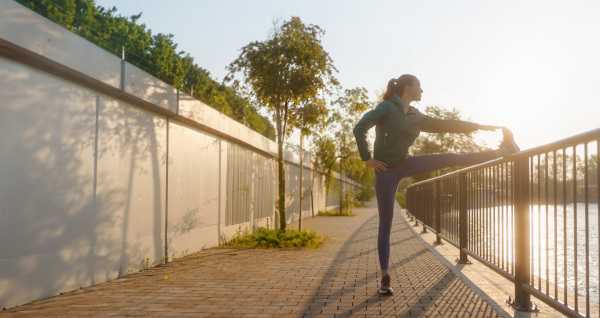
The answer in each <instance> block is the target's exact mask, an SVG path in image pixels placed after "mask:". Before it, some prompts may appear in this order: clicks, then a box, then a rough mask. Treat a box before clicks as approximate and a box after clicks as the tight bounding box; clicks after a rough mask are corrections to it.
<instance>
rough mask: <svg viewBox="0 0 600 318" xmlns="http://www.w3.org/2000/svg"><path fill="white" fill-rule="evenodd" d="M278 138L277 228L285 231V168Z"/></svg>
mask: <svg viewBox="0 0 600 318" xmlns="http://www.w3.org/2000/svg"><path fill="white" fill-rule="evenodd" d="M279 140H280V142H278V143H277V148H278V152H279V159H278V160H277V163H278V166H279V200H278V204H279V228H280V230H281V231H282V232H285V226H286V219H285V169H284V167H283V138H281V139H279Z"/></svg>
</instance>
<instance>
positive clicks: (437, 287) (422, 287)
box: [0, 202, 500, 317]
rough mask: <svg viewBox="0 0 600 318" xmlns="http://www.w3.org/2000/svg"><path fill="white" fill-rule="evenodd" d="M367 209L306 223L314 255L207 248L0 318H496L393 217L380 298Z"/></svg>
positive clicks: (372, 216)
mask: <svg viewBox="0 0 600 318" xmlns="http://www.w3.org/2000/svg"><path fill="white" fill-rule="evenodd" d="M368 205H369V206H367V207H364V208H360V209H356V210H355V211H354V212H355V213H356V214H357V215H356V216H352V217H315V218H310V219H305V220H303V222H302V223H303V227H304V228H307V229H314V230H315V231H317V233H319V234H320V235H322V236H324V237H326V241H325V243H324V245H323V246H322V247H321V248H318V249H291V250H276V249H269V250H264V249H256V250H233V249H221V248H213V249H208V250H205V251H202V252H198V253H195V254H192V255H189V256H188V257H185V258H181V259H177V260H175V261H174V262H171V263H169V264H167V265H163V266H158V267H155V268H152V269H150V270H147V271H144V272H140V273H135V274H131V275H127V276H125V277H123V278H120V279H116V280H113V281H110V282H106V283H102V284H98V285H94V286H90V287H87V288H83V289H79V290H76V291H73V292H69V293H65V294H62V295H59V296H56V297H52V298H48V299H45V300H40V301H37V302H35V303H31V304H27V305H23V306H19V307H15V308H11V309H9V310H4V311H0V316H5V315H6V316H7V317H21V316H23V317H53V316H57V317H94V316H97V317H102V316H111V317H115V316H116V317H124V316H142V317H150V316H158V317H371V316H383V317H412V316H417V317H498V316H500V315H499V314H498V313H497V312H495V311H494V310H493V308H492V307H491V306H490V305H488V304H487V303H486V302H485V301H483V300H482V299H481V298H480V297H479V296H478V295H477V294H475V293H474V292H473V291H472V290H470V289H469V288H468V287H467V286H466V285H465V284H464V283H462V282H461V281H460V280H459V279H458V278H457V277H456V276H455V275H454V274H453V273H452V272H451V271H450V270H449V269H448V268H447V267H446V266H445V265H443V264H442V263H441V262H440V261H439V260H438V259H437V258H436V257H435V256H434V255H433V254H432V253H431V252H430V251H429V250H427V248H425V247H424V246H423V244H422V243H421V242H420V241H419V240H418V239H417V237H416V236H415V235H414V234H413V232H412V231H411V229H410V226H411V225H408V224H406V223H405V222H404V220H403V219H402V218H401V217H400V215H398V213H400V212H399V211H398V212H396V213H397V215H396V216H395V218H394V225H393V228H392V250H391V256H390V257H391V259H390V276H391V277H392V287H393V288H394V291H395V294H394V295H392V296H387V295H379V293H378V288H379V283H380V274H379V272H378V269H379V265H378V260H377V248H376V238H377V226H378V216H377V208H376V207H375V203H374V202H370V203H368ZM295 226H296V227H297V224H292V225H289V227H290V228H294V227H295Z"/></svg>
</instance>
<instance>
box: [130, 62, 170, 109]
mask: <svg viewBox="0 0 600 318" xmlns="http://www.w3.org/2000/svg"><path fill="white" fill-rule="evenodd" d="M124 78H125V83H124V88H123V89H124V90H125V91H126V92H127V93H129V94H131V95H133V96H136V97H138V98H140V99H143V100H145V101H147V102H150V103H152V104H154V105H156V106H160V107H161V108H164V109H166V110H169V111H170V112H172V113H176V112H177V90H176V89H175V88H173V87H172V86H170V85H168V84H167V83H165V82H163V81H161V80H159V79H158V78H156V77H154V76H152V75H150V74H148V73H146V72H144V71H142V70H141V69H139V68H137V67H135V66H133V65H132V64H130V63H125V74H124Z"/></svg>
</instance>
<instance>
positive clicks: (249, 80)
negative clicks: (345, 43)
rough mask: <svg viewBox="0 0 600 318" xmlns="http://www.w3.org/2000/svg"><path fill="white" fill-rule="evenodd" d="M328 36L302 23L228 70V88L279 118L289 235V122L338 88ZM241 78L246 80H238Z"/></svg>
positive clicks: (250, 50)
mask: <svg viewBox="0 0 600 318" xmlns="http://www.w3.org/2000/svg"><path fill="white" fill-rule="evenodd" d="M324 33H325V32H324V31H323V30H321V28H319V27H318V26H316V25H305V24H304V23H303V22H302V21H301V20H300V18H298V17H292V18H291V19H290V21H287V22H285V23H283V24H282V25H281V26H278V25H277V23H275V25H274V28H273V30H272V32H271V34H270V35H269V37H268V38H267V40H265V41H263V42H252V43H250V44H248V45H246V46H245V47H243V48H242V49H241V51H242V53H241V54H240V56H239V57H238V58H237V59H236V60H235V61H233V62H232V63H231V64H230V65H229V66H228V71H229V74H228V75H227V76H226V78H225V81H226V82H232V86H233V87H234V88H235V89H241V91H242V92H244V93H245V94H246V96H247V97H248V98H249V99H251V100H252V101H253V102H254V104H255V105H257V106H258V107H266V108H267V109H268V111H269V112H271V113H272V114H273V115H274V117H275V127H276V134H277V137H276V138H277V146H278V147H277V151H278V155H279V156H278V157H279V158H278V167H279V178H278V179H279V180H278V182H279V199H278V202H277V206H278V210H279V215H280V220H279V222H280V229H281V230H282V231H285V228H286V218H285V170H284V166H283V145H284V142H285V139H286V137H288V136H289V135H290V133H291V131H292V129H293V126H291V125H289V124H290V119H291V118H293V114H295V113H296V112H297V111H296V108H299V107H302V106H304V105H308V104H310V103H315V102H317V101H319V100H320V99H322V98H323V96H324V95H325V94H326V93H328V92H329V90H330V89H331V88H332V87H335V86H337V85H338V82H337V79H336V78H335V77H334V76H333V73H334V72H335V71H337V70H336V69H335V67H334V66H333V61H332V59H331V57H330V56H329V53H327V52H326V51H325V50H324V48H323V46H322V45H321V40H320V37H321V36H322V35H323V34H324ZM238 76H239V77H241V78H238Z"/></svg>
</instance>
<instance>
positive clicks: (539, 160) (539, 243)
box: [537, 154, 542, 290]
mask: <svg viewBox="0 0 600 318" xmlns="http://www.w3.org/2000/svg"><path fill="white" fill-rule="evenodd" d="M537 157H538V166H537V171H538V172H537V183H538V191H537V201H538V204H537V205H538V219H537V231H538V239H537V241H538V244H537V245H538V289H539V290H541V289H542V228H541V223H542V222H541V220H542V219H541V216H542V214H541V213H542V212H541V210H542V206H541V204H542V203H541V201H542V195H541V193H542V188H541V187H542V170H541V169H542V167H541V163H542V155H541V154H540V155H538V156H537Z"/></svg>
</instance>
